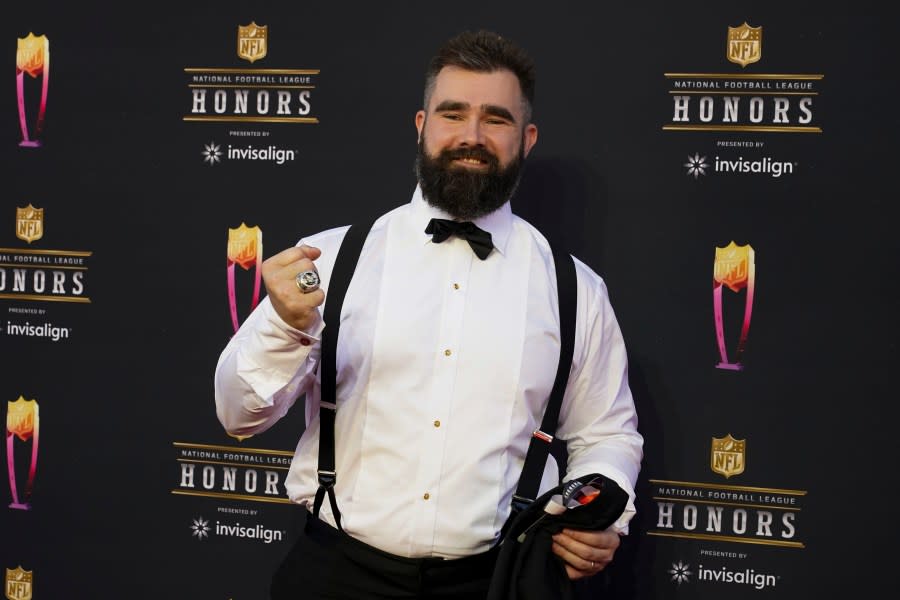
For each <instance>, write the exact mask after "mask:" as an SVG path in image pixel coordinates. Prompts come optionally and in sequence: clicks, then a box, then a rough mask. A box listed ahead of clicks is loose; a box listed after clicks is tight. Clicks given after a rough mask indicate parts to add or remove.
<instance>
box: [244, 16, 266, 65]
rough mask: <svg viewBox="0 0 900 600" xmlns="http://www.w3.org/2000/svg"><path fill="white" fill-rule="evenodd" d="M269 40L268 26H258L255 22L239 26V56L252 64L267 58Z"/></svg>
mask: <svg viewBox="0 0 900 600" xmlns="http://www.w3.org/2000/svg"><path fill="white" fill-rule="evenodd" d="M267 39H268V25H257V24H256V23H254V22H251V23H250V24H249V25H238V49H237V54H238V56H239V57H240V58H243V59H244V60H249V61H250V62H251V63H253V62H256V61H257V60H259V59H261V58H265V56H266V50H267V48H266V40H267Z"/></svg>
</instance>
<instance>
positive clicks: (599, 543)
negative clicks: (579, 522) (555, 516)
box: [562, 529, 622, 552]
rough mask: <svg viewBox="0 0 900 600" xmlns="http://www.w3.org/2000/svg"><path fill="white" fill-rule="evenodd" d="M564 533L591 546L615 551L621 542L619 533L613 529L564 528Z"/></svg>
mask: <svg viewBox="0 0 900 600" xmlns="http://www.w3.org/2000/svg"><path fill="white" fill-rule="evenodd" d="M562 534H563V535H565V536H566V537H568V538H570V539H572V540H574V541H577V542H581V543H582V544H586V545H588V546H591V547H592V548H598V549H605V550H610V551H612V552H615V551H616V549H617V548H618V547H619V544H620V543H621V541H622V540H621V538H619V534H618V533H616V532H615V531H611V530H608V529H607V530H602V529H601V530H591V531H587V530H583V529H563V530H562Z"/></svg>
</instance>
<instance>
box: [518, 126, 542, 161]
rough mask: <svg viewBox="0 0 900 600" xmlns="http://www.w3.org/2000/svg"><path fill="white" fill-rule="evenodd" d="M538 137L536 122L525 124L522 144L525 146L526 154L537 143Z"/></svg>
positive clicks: (526, 154)
mask: <svg viewBox="0 0 900 600" xmlns="http://www.w3.org/2000/svg"><path fill="white" fill-rule="evenodd" d="M537 139H538V128H537V125H535V124H534V123H529V124H528V125H526V126H525V131H524V132H523V133H522V145H523V146H524V150H525V156H528V153H529V152H531V149H532V148H533V147H534V145H535V144H537Z"/></svg>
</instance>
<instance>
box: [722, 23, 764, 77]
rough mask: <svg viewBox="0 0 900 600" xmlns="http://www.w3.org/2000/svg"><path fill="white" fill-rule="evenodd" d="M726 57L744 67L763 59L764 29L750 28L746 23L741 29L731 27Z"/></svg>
mask: <svg viewBox="0 0 900 600" xmlns="http://www.w3.org/2000/svg"><path fill="white" fill-rule="evenodd" d="M725 56H726V57H727V58H728V60H730V61H731V62H733V63H736V64H739V65H741V66H742V67H746V66H747V65H749V64H750V63H755V62H756V61H758V60H759V59H760V58H762V27H750V25H748V24H747V22H746V21H745V22H744V24H743V25H741V26H740V27H729V28H728V49H727V50H726V52H725Z"/></svg>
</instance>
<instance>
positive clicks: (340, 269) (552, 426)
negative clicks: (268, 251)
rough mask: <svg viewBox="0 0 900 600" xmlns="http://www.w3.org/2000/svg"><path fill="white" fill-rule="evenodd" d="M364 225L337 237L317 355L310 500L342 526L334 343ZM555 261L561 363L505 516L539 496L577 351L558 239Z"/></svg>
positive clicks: (569, 262)
mask: <svg viewBox="0 0 900 600" xmlns="http://www.w3.org/2000/svg"><path fill="white" fill-rule="evenodd" d="M372 225H373V223H369V224H368V226H365V225H363V226H360V225H352V226H351V227H350V229H349V230H348V231H347V233H346V235H345V236H344V239H343V241H342V242H341V247H340V250H338V255H337V257H336V259H335V263H334V270H333V271H332V273H331V278H330V279H329V282H328V296H327V298H326V301H325V313H324V316H323V318H324V321H325V329H324V331H323V333H322V356H321V359H320V364H319V368H320V375H321V392H322V397H321V401H320V407H319V468H318V478H319V489H318V490H317V491H316V498H315V502H314V504H313V513H314V514H315V515H316V516H318V515H319V509H320V508H321V506H322V501H323V500H324V498H325V495H326V494H327V495H328V501H329V503H330V504H331V511H332V513H333V514H334V519H335V523H336V524H337V526H338V528H339V529H343V528H342V527H341V513H340V511H339V510H338V507H337V501H336V500H335V496H334V484H335V479H336V473H335V465H334V417H335V410H336V408H337V405H336V402H337V394H336V387H337V371H336V355H337V342H338V336H339V332H340V327H341V307H342V306H343V304H344V296H346V294H347V288H348V287H349V286H350V280H351V279H352V278H353V273H354V271H355V270H356V264H357V262H358V261H359V255H360V253H361V252H362V247H363V243H364V242H365V241H366V236H367V235H368V233H369V230H370V229H371V228H372ZM550 248H551V250H552V251H553V262H554V265H555V267H556V293H557V296H558V297H559V329H560V331H559V338H560V351H559V364H558V365H557V369H556V380H555V381H554V382H553V390H552V391H551V392H550V399H549V401H548V402H547V408H546V409H545V410H544V418H543V420H542V421H541V426H540V429H536V430H535V431H534V434H533V435H532V437H531V441H530V442H529V445H528V453H527V454H526V455H525V465H524V467H523V468H522V475H521V477H520V478H519V485H518V487H517V488H516V492H515V494H513V502H512V514H511V515H510V518H509V520H508V521H507V522H508V523H509V522H512V519H513V518H515V516H516V515H517V514H518V513H519V512H521V511H522V510H524V509H525V508H526V507H527V506H528V505H529V504H531V503H532V502H533V501H534V499H535V498H536V497H537V494H538V490H539V488H540V484H541V476H542V475H543V472H544V465H545V464H546V462H547V457H548V456H549V453H550V443H551V442H552V441H553V436H554V435H555V434H556V426H557V423H558V421H559V410H560V407H561V406H562V401H563V395H564V394H565V391H566V384H567V382H568V380H569V371H570V370H571V368H572V356H573V354H574V350H575V310H576V305H577V280H576V275H575V263H574V261H573V259H572V257H571V256H570V255H569V254H568V253H567V252H563V251H562V250H561V249H560V248H559V247H558V246H557V245H556V244H553V243H551V244H550Z"/></svg>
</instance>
